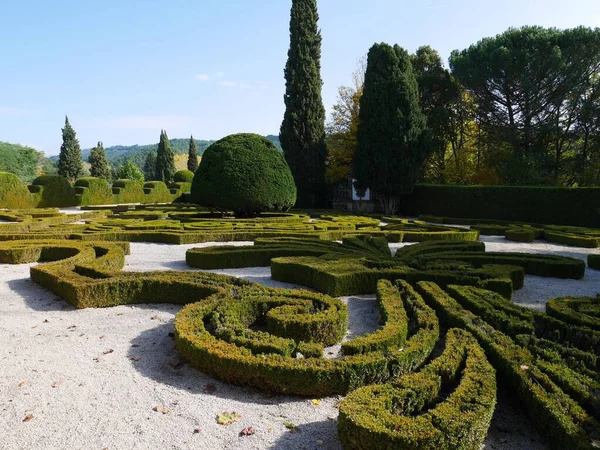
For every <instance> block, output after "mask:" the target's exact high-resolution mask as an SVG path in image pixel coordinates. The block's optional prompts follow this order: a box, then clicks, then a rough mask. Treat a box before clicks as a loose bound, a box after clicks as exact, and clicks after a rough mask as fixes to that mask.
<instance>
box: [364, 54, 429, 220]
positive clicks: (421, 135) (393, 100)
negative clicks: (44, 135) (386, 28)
mask: <svg viewBox="0 0 600 450" xmlns="http://www.w3.org/2000/svg"><path fill="white" fill-rule="evenodd" d="M427 136H428V134H427V129H426V119H425V115H424V114H423V112H422V111H421V106H420V105H419V92H418V87H417V81H416V79H415V76H414V74H413V70H412V65H411V62H410V56H409V54H408V53H407V52H406V50H404V49H403V48H401V47H399V46H397V45H396V46H394V47H391V46H390V45H388V44H385V43H382V44H375V45H373V47H371V49H370V50H369V56H368V60H367V71H366V74H365V85H364V91H363V95H362V97H361V100H360V112H359V125H358V131H357V148H356V153H355V155H354V176H355V177H356V186H357V187H359V188H363V189H364V188H371V190H373V191H374V192H375V193H376V194H377V196H378V198H379V199H380V201H381V203H382V206H383V207H384V209H385V212H386V214H394V213H396V212H397V209H398V206H399V198H400V195H402V194H408V193H410V192H411V191H412V189H413V187H414V184H415V183H416V181H417V180H418V178H419V177H420V175H421V172H422V169H423V165H424V163H425V160H426V158H427V149H428V143H427V140H428V139H427Z"/></svg>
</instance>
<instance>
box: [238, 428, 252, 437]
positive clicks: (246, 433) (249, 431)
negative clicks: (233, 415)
mask: <svg viewBox="0 0 600 450" xmlns="http://www.w3.org/2000/svg"><path fill="white" fill-rule="evenodd" d="M254 433H256V431H254V427H246V428H244V429H243V430H242V431H240V436H252V435H253V434H254Z"/></svg>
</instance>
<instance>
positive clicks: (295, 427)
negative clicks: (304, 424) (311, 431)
mask: <svg viewBox="0 0 600 450" xmlns="http://www.w3.org/2000/svg"><path fill="white" fill-rule="evenodd" d="M283 426H284V427H286V428H287V429H288V430H290V433H298V432H299V431H300V428H298V425H296V424H295V423H292V422H283Z"/></svg>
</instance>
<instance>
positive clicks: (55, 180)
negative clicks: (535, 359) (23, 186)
mask: <svg viewBox="0 0 600 450" xmlns="http://www.w3.org/2000/svg"><path fill="white" fill-rule="evenodd" d="M29 191H30V192H31V193H32V194H33V197H34V202H35V205H36V206H37V207H38V208H46V207H49V206H58V207H68V206H75V205H77V197H76V195H75V189H73V186H71V183H69V181H68V180H67V179H66V178H64V177H61V176H59V175H42V176H41V177H37V178H36V179H35V180H33V182H32V183H31V185H30V186H29Z"/></svg>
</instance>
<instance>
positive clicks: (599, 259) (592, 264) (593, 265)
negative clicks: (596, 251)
mask: <svg viewBox="0 0 600 450" xmlns="http://www.w3.org/2000/svg"><path fill="white" fill-rule="evenodd" d="M587 261H588V267H589V268H590V269H595V270H600V255H588V258H587Z"/></svg>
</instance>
